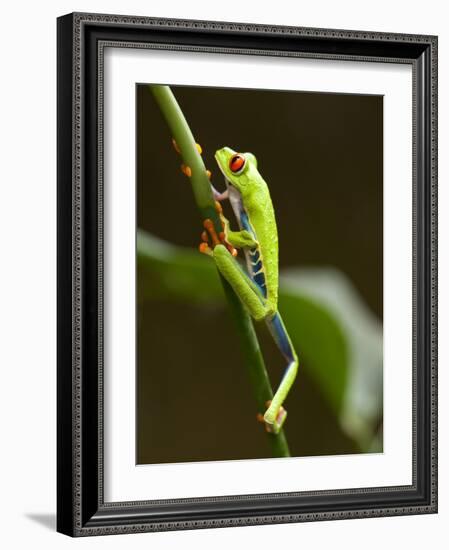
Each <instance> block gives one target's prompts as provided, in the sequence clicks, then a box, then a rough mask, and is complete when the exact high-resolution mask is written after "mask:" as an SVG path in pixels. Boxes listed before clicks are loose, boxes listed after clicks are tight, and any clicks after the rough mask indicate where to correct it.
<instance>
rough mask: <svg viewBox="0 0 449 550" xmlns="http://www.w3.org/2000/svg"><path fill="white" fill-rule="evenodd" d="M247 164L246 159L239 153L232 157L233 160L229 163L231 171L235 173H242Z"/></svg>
mask: <svg viewBox="0 0 449 550" xmlns="http://www.w3.org/2000/svg"><path fill="white" fill-rule="evenodd" d="M245 162H246V160H245V157H244V156H243V155H240V154H239V153H237V154H236V155H233V156H232V157H231V160H230V161H229V169H230V170H231V172H234V173H236V172H240V170H241V169H242V168H243V167H244V166H245Z"/></svg>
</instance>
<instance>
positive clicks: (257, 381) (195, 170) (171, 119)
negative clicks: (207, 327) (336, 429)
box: [149, 85, 290, 457]
mask: <svg viewBox="0 0 449 550" xmlns="http://www.w3.org/2000/svg"><path fill="white" fill-rule="evenodd" d="M149 89H150V91H151V93H152V94H153V96H154V98H155V100H156V102H157V104H158V106H159V109H160V110H161V113H162V115H163V116H164V118H165V121H166V122H167V124H168V127H169V128H170V131H171V133H172V136H173V138H174V139H175V141H176V143H177V145H178V148H179V150H180V151H181V156H182V160H183V162H184V164H185V165H186V166H189V167H190V169H191V170H192V174H191V177H190V183H191V185H192V190H193V194H194V197H195V202H196V204H197V206H198V209H199V211H200V214H201V217H202V219H203V220H204V219H206V218H210V219H212V221H213V222H214V225H215V227H216V230H217V231H218V232H220V231H221V230H222V229H221V222H220V218H219V216H218V214H217V212H216V210H215V201H214V197H213V195H212V191H211V186H210V182H209V178H208V176H207V173H206V167H205V165H204V162H203V159H202V158H201V155H200V154H199V152H198V150H197V148H196V142H195V139H194V137H193V134H192V132H191V130H190V127H189V125H188V123H187V121H186V119H185V117H184V114H183V112H182V111H181V108H180V107H179V105H178V102H177V101H176V98H175V96H174V95H173V93H172V91H171V89H170V88H169V87H168V86H161V85H149ZM220 277H221V275H220ZM221 282H222V284H223V288H224V292H225V295H226V298H227V300H228V303H229V307H230V311H231V314H232V317H233V318H234V321H235V323H236V326H237V332H238V334H239V336H240V339H241V344H242V349H243V352H244V356H245V363H246V364H247V367H248V372H249V377H250V381H251V385H252V387H253V390H254V394H255V398H256V402H257V408H258V411H259V412H264V411H265V409H266V406H265V403H266V402H267V401H269V400H270V399H272V397H273V390H272V388H271V384H270V381H269V378H268V374H267V370H266V368H265V363H264V360H263V356H262V352H261V350H260V346H259V341H258V339H257V334H256V331H255V329H254V325H253V322H252V319H251V317H250V315H249V314H248V312H247V311H246V310H245V308H244V307H243V305H242V303H241V301H240V300H239V298H238V296H237V295H236V294H235V292H234V291H233V290H232V288H231V286H230V285H229V283H228V282H227V281H226V280H225V279H224V278H223V277H221ZM265 433H266V432H265ZM266 435H267V437H268V439H269V441H270V445H271V448H272V454H273V456H275V457H288V456H290V451H289V448H288V444H287V439H286V437H285V433H284V431H283V430H281V432H280V433H279V434H277V435H275V434H270V433H266Z"/></svg>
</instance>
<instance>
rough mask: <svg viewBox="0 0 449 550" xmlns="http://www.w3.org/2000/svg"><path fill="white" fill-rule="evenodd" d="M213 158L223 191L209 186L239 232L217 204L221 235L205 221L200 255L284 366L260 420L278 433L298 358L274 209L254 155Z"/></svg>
mask: <svg viewBox="0 0 449 550" xmlns="http://www.w3.org/2000/svg"><path fill="white" fill-rule="evenodd" d="M215 159H216V161H217V164H218V166H219V168H220V170H221V172H222V173H223V175H224V177H225V183H226V190H225V191H224V192H223V193H220V192H218V191H217V190H216V189H215V188H214V187H213V186H212V191H213V194H214V197H215V200H216V201H222V200H225V199H228V200H229V201H230V203H231V206H232V209H233V211H234V214H235V217H236V220H237V222H238V225H239V231H232V230H231V229H230V227H229V222H228V220H227V219H226V218H225V217H224V216H223V213H222V211H221V207H220V206H219V202H217V205H218V207H217V209H218V211H219V213H220V217H221V220H222V224H223V233H221V234H220V235H217V234H216V232H215V229H214V225H213V223H212V221H211V220H205V221H204V226H205V228H206V230H207V233H206V232H203V236H202V237H203V241H204V242H203V243H202V244H201V245H200V250H201V252H204V253H206V254H208V255H210V256H211V257H212V258H213V259H214V260H215V263H216V265H217V267H218V269H219V271H220V273H221V274H222V275H223V277H224V278H225V279H226V280H227V281H228V282H229V284H230V285H231V286H232V288H233V289H234V292H235V293H236V294H237V295H238V297H239V299H240V300H241V302H242V303H243V304H244V306H245V308H246V309H247V310H248V312H249V313H250V315H251V316H252V317H253V318H254V319H255V321H262V320H263V321H265V323H266V324H267V326H268V329H269V330H270V333H271V334H272V336H273V338H274V340H275V342H276V344H277V346H278V347H279V349H280V351H281V353H282V355H283V356H284V358H285V360H286V362H287V368H286V370H285V373H284V375H283V378H282V380H281V382H280V385H279V387H278V389H277V391H276V393H275V394H274V396H273V399H272V400H271V402H269V403H268V408H267V410H266V412H265V414H264V415H263V421H264V422H265V427H266V430H267V431H269V432H271V433H275V434H277V433H279V431H280V429H281V427H282V425H283V423H284V422H285V419H286V416H287V412H286V411H285V409H284V408H283V407H282V404H283V402H284V400H285V399H286V397H287V394H288V392H289V390H290V388H291V386H292V384H293V382H294V380H295V378H296V374H297V370H298V358H297V356H296V353H295V350H294V348H293V345H292V342H291V340H290V337H289V335H288V333H287V330H286V328H285V326H284V323H283V322H282V319H281V316H280V314H279V312H278V280H279V267H278V255H279V250H278V234H277V227H276V219H275V214H274V208H273V204H272V201H271V197H270V192H269V189H268V185H267V184H266V182H265V180H264V179H263V178H262V176H261V175H260V173H259V171H258V168H257V160H256V157H255V156H254V155H253V154H252V153H238V152H236V151H233V150H232V149H230V148H229V147H223V148H222V149H219V150H218V151H217V152H216V153H215ZM235 249H241V250H242V251H243V253H244V256H245V261H246V270H245V269H243V268H242V267H241V265H240V263H239V262H238V261H237V260H236V259H235V257H234V256H235V255H236V250H235Z"/></svg>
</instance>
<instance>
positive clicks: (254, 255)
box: [240, 208, 267, 298]
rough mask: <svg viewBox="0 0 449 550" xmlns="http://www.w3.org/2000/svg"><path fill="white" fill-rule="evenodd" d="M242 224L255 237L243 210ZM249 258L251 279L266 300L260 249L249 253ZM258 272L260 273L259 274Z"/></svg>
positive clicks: (241, 213)
mask: <svg viewBox="0 0 449 550" xmlns="http://www.w3.org/2000/svg"><path fill="white" fill-rule="evenodd" d="M240 224H241V226H242V228H243V229H246V231H249V232H250V233H251V235H253V236H255V235H254V231H253V229H252V227H251V225H250V223H249V218H248V214H247V213H246V211H245V210H244V209H243V208H242V210H241V211H240ZM249 257H250V260H251V264H252V273H251V278H252V279H253V281H254V282H255V283H256V285H257V286H258V287H259V289H260V291H261V293H262V295H263V297H264V298H266V297H267V287H266V284H265V273H264V272H263V271H260V270H261V269H263V264H262V260H261V258H260V252H259V250H258V249H256V250H250V251H249ZM258 271H260V273H257V272H258ZM256 273H257V275H256Z"/></svg>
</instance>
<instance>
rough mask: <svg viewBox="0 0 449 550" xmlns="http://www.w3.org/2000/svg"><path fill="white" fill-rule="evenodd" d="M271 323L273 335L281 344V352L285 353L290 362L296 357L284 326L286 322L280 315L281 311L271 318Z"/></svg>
mask: <svg viewBox="0 0 449 550" xmlns="http://www.w3.org/2000/svg"><path fill="white" fill-rule="evenodd" d="M271 325H272V327H273V335H274V337H275V339H276V342H277V343H278V345H279V348H280V350H281V352H282V353H283V354H284V356H285V357H286V358H287V360H288V361H289V362H291V361H294V359H295V357H294V355H293V350H292V345H291V343H290V340H289V338H288V334H287V332H286V330H285V328H284V324H283V323H282V320H281V317H280V316H279V313H276V315H275V316H274V317H273V319H272V320H271Z"/></svg>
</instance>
